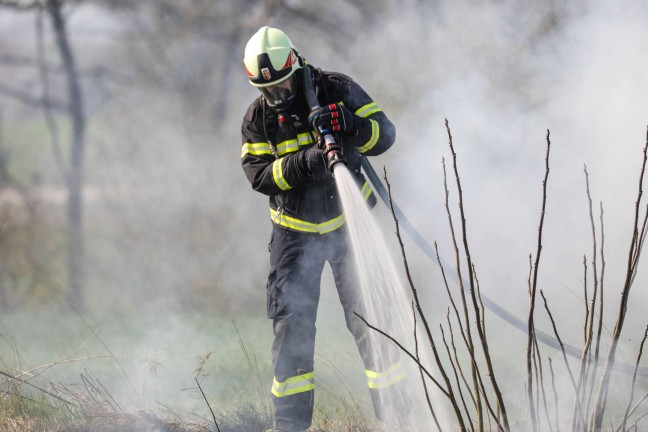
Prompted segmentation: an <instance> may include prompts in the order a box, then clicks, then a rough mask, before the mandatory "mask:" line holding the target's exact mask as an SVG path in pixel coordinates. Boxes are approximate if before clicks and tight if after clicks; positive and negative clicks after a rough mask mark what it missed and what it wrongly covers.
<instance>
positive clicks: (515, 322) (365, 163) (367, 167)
mask: <svg viewBox="0 0 648 432" xmlns="http://www.w3.org/2000/svg"><path fill="white" fill-rule="evenodd" d="M361 161H362V168H363V170H364V172H365V174H367V177H368V178H369V181H370V182H371V184H372V185H373V188H374V190H375V191H376V193H377V194H378V196H380V199H381V200H382V201H383V203H384V204H385V205H386V206H387V208H390V206H393V209H394V214H395V216H396V218H397V219H398V224H399V226H401V227H403V229H404V230H405V232H407V234H408V235H409V236H410V238H411V239H412V240H413V241H414V243H416V245H417V246H418V247H419V249H421V251H422V252H423V253H424V254H425V255H426V256H427V257H428V258H430V259H431V260H432V261H435V262H437V263H438V264H439V266H440V267H443V268H444V269H449V268H451V267H449V266H448V265H446V263H445V262H444V261H443V260H442V259H441V257H438V261H437V256H436V252H435V251H434V249H433V248H432V246H430V244H429V243H428V242H427V241H426V240H425V239H424V238H423V236H422V235H421V233H419V232H418V230H417V229H416V228H415V227H414V226H413V225H412V223H411V222H410V221H409V220H408V219H407V217H406V216H405V214H404V213H403V212H402V210H401V209H400V208H399V207H398V205H396V203H395V202H394V200H393V199H392V200H391V204H390V200H389V193H388V191H387V189H386V188H385V186H384V185H383V183H382V181H381V180H380V178H379V177H378V174H376V171H375V170H374V168H373V166H371V163H370V162H369V160H368V159H367V158H366V157H364V156H363V157H362V158H361ZM445 274H446V275H447V276H448V277H449V278H450V279H451V280H452V281H453V282H454V283H456V284H457V285H460V283H459V282H460V281H459V276H458V275H457V273H455V272H447V271H446V272H445ZM460 286H463V287H464V290H466V291H468V290H469V289H470V288H469V287H468V285H467V284H466V283H465V282H464V283H463V284H461V285H460ZM480 296H481V300H482V302H483V304H484V306H485V307H486V308H488V309H490V310H491V311H492V312H493V313H495V314H496V315H497V316H499V317H500V318H502V319H503V320H504V321H506V322H507V323H509V324H510V325H512V326H513V327H515V328H517V329H518V330H520V331H522V332H524V333H527V332H528V324H527V323H526V322H525V321H523V320H522V319H520V318H518V317H517V316H515V315H513V314H512V313H511V312H509V311H507V310H506V309H504V308H503V307H502V306H500V305H498V304H497V303H495V302H494V301H493V300H491V299H490V298H488V297H487V296H486V295H484V294H483V293H481V294H480ZM535 336H536V339H537V340H538V341H540V342H542V343H543V344H545V345H547V346H550V347H552V348H554V349H557V350H564V352H565V354H567V355H569V356H571V357H575V358H578V359H580V358H581V355H582V350H580V349H578V348H575V347H573V346H571V345H568V344H563V345H562V346H561V344H560V342H559V341H558V340H557V339H556V338H555V337H553V336H551V335H549V334H547V333H545V332H543V331H541V330H538V329H536V330H535ZM614 369H615V370H617V371H620V372H624V373H627V374H633V373H634V371H635V366H634V365H630V364H627V363H615V364H614ZM637 374H639V375H643V376H648V367H639V368H637Z"/></svg>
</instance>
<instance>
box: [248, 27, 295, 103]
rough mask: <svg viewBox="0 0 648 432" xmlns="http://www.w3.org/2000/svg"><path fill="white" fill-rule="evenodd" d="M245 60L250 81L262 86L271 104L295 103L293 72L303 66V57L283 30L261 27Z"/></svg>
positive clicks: (251, 40)
mask: <svg viewBox="0 0 648 432" xmlns="http://www.w3.org/2000/svg"><path fill="white" fill-rule="evenodd" d="M243 63H244V65H245V71H246V72H247V75H248V80H249V81H250V84H252V85H253V86H255V87H258V88H259V90H261V92H262V93H263V95H264V96H265V99H266V101H267V102H268V104H269V105H270V106H273V107H277V108H281V107H282V106H287V105H289V104H290V103H292V100H293V99H294V97H295V95H296V93H297V88H298V85H297V83H296V82H295V79H294V73H295V71H297V70H298V69H301V68H302V67H303V60H302V59H301V58H300V57H299V53H298V52H297V49H296V48H295V46H294V45H293V43H292V42H291V41H290V39H289V38H288V36H287V35H286V34H285V33H284V32H283V31H281V30H279V29H276V28H272V27H261V28H260V29H259V30H258V31H257V32H256V33H255V34H254V35H253V36H252V37H251V38H250V40H249V41H248V43H247V45H246V46H245V56H244V57H243ZM280 83H282V84H280Z"/></svg>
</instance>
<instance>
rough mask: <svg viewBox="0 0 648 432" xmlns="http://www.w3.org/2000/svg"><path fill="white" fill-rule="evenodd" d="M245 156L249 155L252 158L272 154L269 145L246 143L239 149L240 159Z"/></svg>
mask: <svg viewBox="0 0 648 432" xmlns="http://www.w3.org/2000/svg"><path fill="white" fill-rule="evenodd" d="M246 154H251V155H253V156H261V155H264V154H272V150H271V149H270V144H268V143H267V142H259V143H248V142H246V143H245V144H243V148H242V149H241V159H243V157H244V156H245V155H246Z"/></svg>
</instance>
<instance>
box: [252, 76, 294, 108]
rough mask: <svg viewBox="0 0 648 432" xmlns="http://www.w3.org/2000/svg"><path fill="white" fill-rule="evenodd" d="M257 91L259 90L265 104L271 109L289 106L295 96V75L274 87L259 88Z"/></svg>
mask: <svg viewBox="0 0 648 432" xmlns="http://www.w3.org/2000/svg"><path fill="white" fill-rule="evenodd" d="M259 90H261V93H263V96H264V97H265V100H266V102H268V105H270V106H271V107H282V106H286V105H289V104H290V103H291V102H292V100H293V99H294V97H295V95H296V94H297V86H296V85H295V74H293V75H291V76H290V78H288V79H286V80H283V81H281V82H280V83H277V84H275V85H271V86H267V87H259Z"/></svg>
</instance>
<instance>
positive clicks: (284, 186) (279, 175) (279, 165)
mask: <svg viewBox="0 0 648 432" xmlns="http://www.w3.org/2000/svg"><path fill="white" fill-rule="evenodd" d="M283 161H284V160H283V159H277V160H276V161H274V162H272V178H273V179H274V182H275V183H276V184H277V186H279V189H281V190H284V191H285V190H288V189H292V186H290V185H289V184H288V182H287V181H286V179H285V178H284V176H283Z"/></svg>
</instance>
